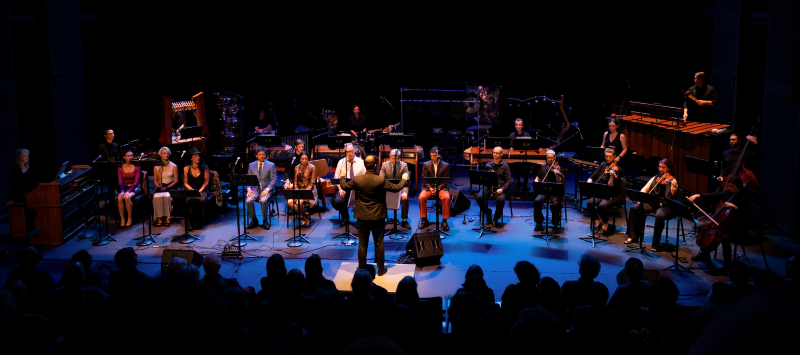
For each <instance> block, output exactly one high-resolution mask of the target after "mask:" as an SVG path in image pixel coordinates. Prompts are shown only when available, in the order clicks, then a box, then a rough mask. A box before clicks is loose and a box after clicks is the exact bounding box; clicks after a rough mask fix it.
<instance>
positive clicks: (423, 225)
mask: <svg viewBox="0 0 800 355" xmlns="http://www.w3.org/2000/svg"><path fill="white" fill-rule="evenodd" d="M429 225H431V224H430V222H428V220H427V219H425V218H423V219H421V220H419V227H417V228H418V229H422V228H427V227H428V226H429Z"/></svg>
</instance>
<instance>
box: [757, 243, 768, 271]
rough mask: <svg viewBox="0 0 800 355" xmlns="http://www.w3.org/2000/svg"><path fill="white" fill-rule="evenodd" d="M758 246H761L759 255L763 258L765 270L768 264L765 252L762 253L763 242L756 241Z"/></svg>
mask: <svg viewBox="0 0 800 355" xmlns="http://www.w3.org/2000/svg"><path fill="white" fill-rule="evenodd" d="M758 246H759V247H761V257H762V258H764V266H766V267H767V270H769V264H767V254H764V243H763V242H761V243H758Z"/></svg>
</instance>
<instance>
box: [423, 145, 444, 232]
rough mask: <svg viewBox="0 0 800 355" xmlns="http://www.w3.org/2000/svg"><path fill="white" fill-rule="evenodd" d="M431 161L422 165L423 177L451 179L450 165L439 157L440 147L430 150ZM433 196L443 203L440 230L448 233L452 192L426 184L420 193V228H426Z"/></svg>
mask: <svg viewBox="0 0 800 355" xmlns="http://www.w3.org/2000/svg"><path fill="white" fill-rule="evenodd" d="M430 154H431V160H430V161H427V162H425V163H424V164H422V177H450V164H447V163H445V162H443V161H442V160H441V159H440V157H439V147H436V146H434V147H433V148H431V150H430ZM432 195H437V196H439V199H440V200H441V201H442V224H441V225H440V226H439V228H440V229H441V230H442V231H444V232H447V231H449V230H450V227H449V226H448V225H447V219H448V218H450V191H447V189H446V188H444V187H443V186H433V185H431V184H425V186H423V188H422V191H420V193H419V218H420V221H419V228H425V227H427V226H428V225H430V223H429V222H428V204H427V202H428V199H429V198H430V197H431V196H432Z"/></svg>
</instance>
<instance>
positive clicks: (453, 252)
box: [0, 169, 800, 305]
mask: <svg viewBox="0 0 800 355" xmlns="http://www.w3.org/2000/svg"><path fill="white" fill-rule="evenodd" d="M458 170H459V172H460V174H459V177H458V178H457V179H455V180H456V182H461V183H465V185H464V186H461V188H462V189H463V190H462V191H466V189H467V188H468V184H467V183H468V181H467V179H466V172H465V171H464V170H465V169H458ZM462 174H463V176H461V175H462ZM573 184H574V181H573V180H572V174H568V180H567V191H568V192H571V191H572V186H573ZM476 190H477V188H476ZM567 200H568V201H567V202H568V208H567V215H566V218H565V219H563V220H562V226H563V228H562V230H561V232H560V233H559V234H558V238H556V239H553V240H551V241H550V243H549V245H548V243H546V242H545V241H544V240H542V239H539V238H534V237H532V235H533V234H534V232H533V228H534V223H533V217H532V216H533V206H532V202H530V201H522V200H515V201H513V208H514V213H513V215H512V214H511V209H510V208H509V206H508V203H507V204H506V208H505V211H504V214H505V215H504V221H505V222H506V224H505V226H504V227H503V228H500V229H496V230H497V233H494V234H487V235H484V236H483V237H482V238H480V239H479V238H477V236H478V232H475V231H473V230H472V228H474V227H476V226H477V224H478V222H477V220H478V206H477V203H476V202H475V201H474V198H470V201H471V206H470V208H469V209H468V210H467V211H465V212H463V213H461V214H458V215H456V216H452V217H451V219H450V220H449V224H450V234H451V235H450V236H448V237H447V238H446V239H445V240H443V246H444V257H442V259H441V265H437V266H427V267H416V266H413V265H412V267H413V268H414V270H413V274H414V277H415V278H416V280H417V283H418V284H419V287H418V290H419V293H420V296H421V297H443V298H448V297H451V296H452V295H453V294H455V292H456V290H457V289H458V288H459V287H461V284H462V283H463V280H464V274H465V272H466V270H467V268H468V267H469V266H470V265H472V264H478V265H480V266H481V267H482V268H483V271H484V275H485V279H486V282H487V284H488V286H489V287H491V288H492V289H493V290H494V293H495V296H496V297H497V299H498V301H499V300H500V297H501V296H502V294H503V291H504V290H505V287H506V286H507V285H508V284H510V283H516V282H517V279H516V277H515V275H514V272H513V267H514V264H515V263H516V262H517V261H520V260H528V261H530V262H532V263H533V264H534V265H536V267H537V268H538V269H539V271H540V272H541V274H542V276H543V277H544V276H549V277H552V278H554V279H555V280H556V281H558V282H559V284H561V283H563V282H564V281H567V280H574V279H577V278H578V265H577V261H578V260H579V258H580V255H581V254H582V253H584V252H587V251H588V252H589V253H591V254H593V255H594V256H596V257H597V258H598V259H599V260H600V262H601V263H602V269H601V271H600V276H599V277H598V278H597V281H600V282H603V283H604V284H606V286H608V288H609V290H610V292H612V293H613V291H614V289H615V288H616V287H617V282H616V275H617V273H618V272H619V271H620V270H621V269H622V267H623V265H624V263H625V260H627V258H629V257H637V258H640V259H641V260H642V261H643V262H644V265H645V268H646V269H647V270H663V269H665V268H667V267H669V266H670V265H672V264H673V261H674V257H673V255H674V254H673V253H669V252H661V253H651V254H652V255H653V257H647V256H644V255H641V254H639V253H627V252H624V251H625V250H627V249H629V248H628V247H627V246H626V245H624V244H623V241H624V240H625V238H626V236H625V234H624V233H625V219H624V217H622V216H621V215H620V217H618V218H617V223H618V224H619V225H620V226H619V227H618V228H617V229H618V230H617V232H616V233H614V234H613V235H611V236H610V237H608V238H607V240H608V241H607V242H604V243H598V244H597V245H596V247H593V246H592V243H590V242H586V241H584V240H581V239H578V238H581V237H586V236H587V233H588V232H589V216H588V214H584V213H583V212H582V211H581V210H579V209H577V208H576V206H575V204H574V199H573V198H572V196H570V195H568V197H567ZM430 203H431V204H432V202H430ZM630 204H631V202H630V201H628V206H630ZM285 206H286V204H285V203H283V202H281V204H280V210H281V212H284V210H285ZM490 207H492V208H493V207H494V203H493V202H490ZM257 210H258V213H257V214H260V209H258V207H257ZM562 211H563V210H562ZM620 211H621V210H620ZM409 214H410V223H411V225H412V227H414V228H413V229H414V230H416V226H417V225H418V222H419V209H418V202H417V199H416V198H412V200H411V207H410V211H409ZM389 215H390V216H391V215H392V212H391V211H390V212H389ZM398 217H399V211H398ZM434 218H435V216H434V214H433V213H430V214H429V217H428V219H429V220H430V221H431V222H433V220H434ZM210 219H211V221H210V223H209V224H208V225H207V226H206V227H205V228H204V229H202V230H198V231H195V232H193V233H194V234H196V235H198V236H199V240H198V241H197V242H195V243H192V244H187V245H184V244H180V243H177V242H172V241H171V240H172V239H173V238H174V237H175V236H177V235H180V234H182V233H183V224H182V219H177V220H176V221H175V222H173V224H172V225H171V226H169V227H153V232H154V233H160V235H159V236H157V237H156V238H155V239H156V243H154V244H152V245H150V246H147V247H137V246H136V245H135V244H136V241H135V240H134V238H136V237H140V236H141V235H142V226H141V224H139V225H137V226H134V227H131V228H128V229H120V230H118V229H116V228H114V226H113V221H111V222H112V224H111V228H110V231H111V233H112V234H113V236H114V238H116V239H117V242H111V243H109V244H107V245H104V246H99V247H94V246H92V244H91V240H90V239H79V238H77V237H73V238H71V239H70V240H68V241H67V242H66V243H65V244H64V245H61V246H56V247H43V246H37V249H38V250H39V251H40V252H42V253H43V256H44V261H42V262H41V263H40V264H39V268H40V269H42V270H45V271H47V272H50V273H52V275H53V276H54V277H55V278H56V280H58V279H60V277H61V270H62V269H63V268H64V266H66V264H67V263H68V261H69V259H70V257H71V256H72V254H73V253H75V252H76V251H78V250H80V249H87V250H88V251H89V252H90V253H91V254H92V255H93V256H94V261H95V263H94V265H93V266H92V269H95V270H96V269H97V268H98V267H100V265H102V264H107V265H110V266H111V267H112V268H114V269H115V268H116V267H115V266H114V265H113V260H114V254H115V253H116V252H117V250H119V249H121V248H123V247H128V246H130V247H134V249H136V252H137V253H138V255H139V263H140V264H139V269H140V270H142V271H144V272H146V273H148V274H151V275H157V274H158V273H159V272H160V262H161V255H162V252H163V250H164V249H193V250H196V251H197V252H198V253H200V254H203V255H205V254H209V253H217V254H219V253H220V252H221V251H222V248H223V246H224V245H226V243H230V242H229V240H230V239H231V238H233V237H235V236H236V235H237V231H236V230H237V226H236V210H235V209H234V208H233V207H229V208H227V209H226V210H225V212H224V214H222V215H221V216H217V215H211V216H210ZM290 219H291V218H290ZM470 219H472V220H473V221H472V222H470ZM465 220H466V224H464V223H463V222H464V221H465ZM286 221H287V218H286V216H281V217H280V221H279V222H278V221H277V220H276V219H273V222H274V223H273V227H272V228H271V229H270V230H263V229H262V228H260V227H258V228H256V229H251V230H249V231H250V233H251V234H252V235H253V236H254V237H255V239H256V241H250V242H248V244H247V245H246V246H245V248H244V252H243V256H244V259H243V260H242V264H241V266H240V268H239V270H238V272H235V269H236V267H235V266H236V263H237V260H236V259H226V261H224V262H223V266H222V270H221V273H222V274H223V276H225V277H229V278H236V279H238V281H239V283H240V284H241V285H243V286H254V287H255V288H256V289H257V290H260V282H259V280H260V279H261V278H262V277H264V276H266V261H267V258H268V257H269V256H270V255H272V254H274V253H279V254H281V255H282V256H283V257H284V258H285V259H286V264H287V269H292V268H298V269H300V270H303V265H304V262H305V259H306V258H307V257H308V256H310V255H311V254H319V255H320V257H321V258H322V261H323V267H324V270H325V271H324V273H325V276H326V277H327V278H328V279H331V280H333V279H334V278H335V277H336V275H337V273H339V271H340V269H341V268H342V267H343V265H349V264H351V263H357V262H358V258H357V250H358V246H356V245H354V246H344V245H342V243H341V239H333V237H334V236H336V235H337V234H339V233H341V232H343V231H344V228H343V227H340V226H339V217H338V213H337V212H336V211H335V210H333V209H332V208H331V207H330V204H328V210H327V211H325V212H323V213H322V216H321V218H320V216H319V215H318V214H314V215H313V216H312V225H311V227H309V228H304V229H303V233H305V235H306V238H307V239H308V240H309V243H307V244H303V245H302V246H301V247H298V248H289V247H287V245H286V244H287V243H286V241H285V240H286V239H288V238H291V237H292V229H291V227H288V228H287V223H286ZM176 222H180V223H176ZM647 224H648V227H647V230H646V232H645V242H646V243H645V244H644V245H645V247H647V248H648V249H649V242H650V241H651V238H652V227H651V226H652V224H653V218H652V217H650V218H648V220H647ZM684 224H685V225H686V226H687V227H688V229H687V232H690V231H691V225H692V223H691V221H685V222H684ZM669 226H670V229H669V242H670V243H674V242H675V235H676V230H675V226H676V223H675V222H674V221H673V222H672V223H670V225H669ZM432 228H433V227H432V226H431V227H429V229H432ZM388 229H391V225H387V230H388ZM350 231H351V232H352V233H354V234H355V222H353V223H352V226H351V228H350ZM411 232H413V231H409V233H408V235H407V236H406V237H405V238H404V239H403V240H400V241H393V240H391V239H389V238H386V239H385V247H386V260H387V265H388V266H389V267H390V268H391V267H392V266H393V263H394V262H395V261H396V259H397V257H398V255H400V254H402V253H403V252H404V247H405V244H406V242H407V241H408V238H409V236H410V235H411ZM537 234H538V233H537ZM2 235H5V236H6V237H4V238H2V239H0V240H2V241H3V244H4V245H5V246H4V248H6V247H7V248H9V249H11V257H0V280H5V279H6V277H7V275H8V272H9V270H10V269H11V268H13V267H15V265H16V264H15V262H14V259H13V255H14V251H15V249H16V246H13V245H10V244H14V242H13V241H10V240H9V238H8V237H7V235H8V223H7V222H4V223H2V224H0V236H2ZM96 235H97V230H96V229H94V230H89V231H88V233H87V236H96ZM766 237H767V239H768V240H767V241H765V242H764V250H765V253H766V257H767V260H768V263H769V265H770V266H771V267H772V270H773V271H775V272H776V273H778V274H779V275H781V276H785V268H784V261H785V260H786V259H788V257H789V256H791V255H793V254H794V253H797V252H798V251H800V246H798V244H797V243H794V242H792V241H791V240H789V239H788V238H786V237H782V236H781V235H780V234H771V233H770V232H769V231H768V232H767V235H766ZM662 242H663V236H662ZM370 244H371V243H370ZM697 251H698V248H697V246H695V244H694V238H693V237H691V236H690V235H688V234H687V237H686V243H685V244H684V243H683V241H682V240H681V245H680V257H681V258H682V259H685V260H686V261H687V262H682V263H679V265H682V266H684V267H689V264H690V262H691V258H690V257H691V256H692V255H695V254H696V253H697ZM739 252H740V253H741V250H740V251H739ZM747 252H748V254H747V255H748V258H743V259H741V260H743V261H744V262H745V263H747V264H748V265H750V266H752V267H756V268H759V269H765V265H764V260H763V259H762V257H761V255H760V254H761V251H760V249H759V248H758V247H757V246H756V247H749V248H748V250H747ZM373 257H374V248H373V246H372V245H370V246H369V248H368V259H369V262H373ZM721 263H722V256H721V255H719V260H717V264H718V265H721ZM200 271H201V274H202V273H203V270H202V268H201V270H200ZM693 271H694V272H695V273H694V274H691V273H686V272H675V271H660V275H662V276H667V277H669V278H670V279H672V280H673V281H675V282H676V284H677V285H678V288H679V289H680V292H681V294H682V295H684V296H682V297H681V298H680V303H681V304H684V305H699V304H701V303H702V302H703V301H704V300H705V297H704V295H703V296H700V295H698V294H699V293H705V292H708V290H709V289H710V287H711V284H712V283H714V282H716V281H727V277H721V276H711V275H709V274H707V273H706V272H705V271H703V270H693ZM398 280H399V279H398Z"/></svg>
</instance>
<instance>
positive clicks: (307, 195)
mask: <svg viewBox="0 0 800 355" xmlns="http://www.w3.org/2000/svg"><path fill="white" fill-rule="evenodd" d="M283 198H284V199H286V200H295V201H296V203H297V205H298V207H299V206H300V203H301V202H300V201H299V200H313V199H314V191H312V190H287V189H284V190H283ZM299 216H300V209H299V208H295V209H294V220H293V221H292V222H293V223H294V226H293V227H292V237H291V238H289V239H286V240H285V242H289V243H288V244H286V246H288V247H290V248H297V247H299V246H302V245H303V243H311V242H309V241H308V239H306V235H305V234H301V230H302V228H303V226H302V225H300V224H298V223H297V219H298V217H299ZM286 219H287V223H288V219H289V217H288V214H287V217H286ZM295 227H297V228H295ZM297 238H300V240H297Z"/></svg>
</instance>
